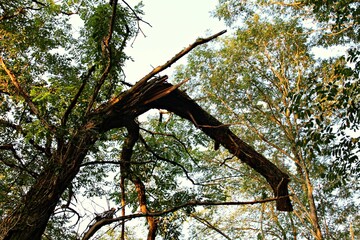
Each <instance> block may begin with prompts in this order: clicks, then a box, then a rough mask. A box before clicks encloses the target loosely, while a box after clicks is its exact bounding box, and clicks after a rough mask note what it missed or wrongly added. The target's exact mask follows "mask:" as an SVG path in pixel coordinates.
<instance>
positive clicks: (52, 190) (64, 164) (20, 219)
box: [0, 134, 95, 240]
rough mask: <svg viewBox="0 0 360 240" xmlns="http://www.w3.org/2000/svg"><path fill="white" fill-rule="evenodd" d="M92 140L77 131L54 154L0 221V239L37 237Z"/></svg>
mask: <svg viewBox="0 0 360 240" xmlns="http://www.w3.org/2000/svg"><path fill="white" fill-rule="evenodd" d="M75 139H77V140H75ZM94 142H95V138H94V137H92V136H91V135H85V134H81V135H79V136H78V137H74V140H73V141H72V142H70V143H69V144H68V145H67V146H66V147H65V148H64V151H62V152H61V154H59V155H61V156H62V157H61V158H60V157H59V156H58V155H57V154H55V153H54V155H53V157H52V159H51V160H49V162H50V163H49V165H48V166H46V167H45V168H44V170H43V172H42V173H41V174H40V175H39V177H38V178H37V180H36V182H35V184H34V185H33V186H32V187H31V188H30V190H29V191H28V192H27V193H26V196H25V197H24V199H23V201H22V203H21V205H20V206H17V208H16V209H15V210H14V212H13V213H12V214H11V215H9V216H7V217H6V218H5V219H4V220H3V221H2V222H1V224H0V229H1V232H0V239H4V240H27V239H29V240H38V239H39V240H40V239H41V236H42V234H43V233H44V231H45V228H46V225H47V223H48V221H49V219H50V217H51V215H52V214H53V212H54V209H55V207H56V205H57V203H58V202H59V200H60V197H61V195H62V194H63V192H64V191H65V190H66V189H67V188H68V187H69V186H70V184H71V181H72V180H73V179H74V178H75V176H76V174H77V173H78V172H79V168H80V164H81V162H82V160H83V159H84V157H85V156H86V153H87V150H88V148H89V146H91V145H93V143H94Z"/></svg>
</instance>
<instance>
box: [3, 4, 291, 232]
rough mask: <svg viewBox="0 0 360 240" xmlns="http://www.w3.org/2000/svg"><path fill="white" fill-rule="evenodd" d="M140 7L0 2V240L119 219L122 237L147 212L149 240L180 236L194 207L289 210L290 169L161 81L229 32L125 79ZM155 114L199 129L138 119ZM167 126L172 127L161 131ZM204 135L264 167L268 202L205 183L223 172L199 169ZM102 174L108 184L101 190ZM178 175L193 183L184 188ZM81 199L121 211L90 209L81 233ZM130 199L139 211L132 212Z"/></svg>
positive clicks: (92, 228)
mask: <svg viewBox="0 0 360 240" xmlns="http://www.w3.org/2000/svg"><path fill="white" fill-rule="evenodd" d="M140 5H141V4H140ZM140 5H138V6H136V7H133V8H132V7H130V6H129V5H128V4H127V3H126V2H124V1H122V2H121V4H120V2H119V3H118V1H116V0H114V1H110V4H109V3H108V2H99V1H91V0H89V1H80V2H79V1H70V2H69V1H57V2H54V1H50V0H49V1H35V0H28V1H11V2H10V1H9V2H6V3H0V14H1V15H0V24H1V25H0V26H1V28H0V31H1V35H0V37H1V57H0V65H1V70H0V80H1V83H0V84H1V85H0V87H1V88H0V93H1V107H0V111H1V118H0V127H1V137H0V141H1V143H0V150H1V151H0V160H1V164H0V168H1V175H0V177H1V179H2V182H1V188H0V200H1V201H0V206H1V207H0V209H1V223H0V237H1V238H2V239H42V238H58V239H64V238H66V239H78V238H79V237H81V238H82V239H89V238H91V237H92V236H94V234H97V232H98V231H99V230H100V229H101V228H102V227H103V226H105V225H109V224H111V223H113V225H112V226H113V228H116V226H122V228H121V230H118V232H119V235H120V236H121V238H122V239H125V238H126V232H125V230H126V228H125V222H126V221H127V220H129V219H134V218H146V222H147V224H148V229H149V230H148V239H155V236H156V234H157V233H158V232H159V233H161V234H162V235H163V236H164V237H165V238H174V239H176V238H179V236H180V233H179V232H172V231H171V230H172V229H174V228H176V227H177V226H178V225H179V224H181V223H182V222H183V221H184V219H185V216H189V215H191V213H193V212H194V210H195V207H196V206H199V205H200V206H212V205H224V204H227V205H242V204H255V203H258V204H265V203H267V202H272V201H275V202H276V205H277V209H278V210H283V211H291V210H292V205H291V202H290V199H289V194H288V188H287V185H288V181H289V176H288V175H287V174H286V173H284V172H283V171H281V170H280V169H279V168H278V167H276V165H274V164H273V163H272V162H270V161H268V160H267V159H266V158H265V157H263V156H262V155H260V154H259V153H258V152H257V151H255V150H254V149H253V148H252V147H251V146H250V145H248V144H246V143H245V142H244V141H242V140H241V139H239V138H238V136H237V135H235V134H234V133H233V132H232V131H231V130H230V129H229V126H227V125H224V124H222V123H221V122H220V121H218V120H217V119H216V118H214V117H213V116H211V115H210V114H209V113H207V112H206V111H205V110H204V109H203V108H201V107H200V106H199V105H198V104H197V103H196V102H195V101H194V100H193V99H191V98H190V97H189V96H188V95H187V94H186V93H185V92H183V91H181V90H179V88H180V87H181V86H182V85H183V84H184V83H186V82H187V81H188V80H187V79H182V80H181V82H179V83H178V84H175V85H173V84H170V83H168V82H166V80H167V78H168V77H167V76H158V74H159V73H161V71H162V70H164V69H166V68H167V67H169V66H170V65H171V64H173V63H174V62H176V61H177V60H178V59H179V58H181V57H183V56H184V55H185V54H187V53H188V52H189V51H191V50H192V49H193V48H195V47H197V46H199V45H202V44H204V43H207V42H209V41H211V40H213V39H214V38H216V37H218V36H220V35H222V34H223V33H224V32H225V31H222V32H219V33H217V34H214V35H212V36H210V37H207V38H199V39H197V40H196V41H195V42H194V43H193V44H191V45H190V46H189V47H187V48H185V49H184V50H182V51H180V52H179V53H178V54H176V55H175V56H174V57H173V58H172V59H170V60H169V61H168V62H166V63H165V64H164V65H161V66H159V67H157V68H155V69H154V70H153V71H151V72H150V73H148V74H147V75H145V76H144V77H143V78H142V79H140V80H139V81H138V82H137V83H136V84H134V85H132V84H130V83H128V82H127V81H126V80H127V79H126V77H125V74H124V73H123V65H124V62H125V61H126V60H127V59H129V57H128V56H127V55H126V54H125V53H124V49H125V46H126V45H127V43H128V41H129V40H130V39H131V38H133V37H135V36H136V35H137V33H138V32H139V31H140V29H139V23H141V22H142V20H141V18H140V17H139V16H141V14H142V12H141V9H140ZM73 16H80V18H81V19H82V21H83V23H84V26H83V27H81V30H80V32H79V33H78V32H73V28H72V26H71V23H70V20H71V17H73ZM155 76H156V77H155ZM150 109H162V110H166V111H168V112H173V113H174V114H175V115H177V116H179V117H181V118H183V119H186V120H187V121H188V122H189V123H190V126H194V127H196V128H197V129H199V131H200V130H201V132H203V133H204V135H200V136H194V135H192V132H194V131H195V130H194V129H195V128H194V127H193V128H191V127H190V126H188V129H190V131H189V130H187V129H186V128H185V130H184V131H185V132H182V131H180V130H179V129H180V127H179V126H184V125H185V123H184V122H182V121H180V120H179V118H174V119H176V121H175V122H174V123H173V122H172V121H170V120H172V119H170V120H169V119H168V120H169V121H168V124H165V123H164V124H163V123H162V122H161V123H159V126H158V127H159V128H157V127H156V125H154V124H151V123H149V125H145V124H141V123H140V122H139V121H138V120H137V117H138V116H139V115H141V114H143V113H145V112H147V111H148V110H150ZM170 122H171V124H174V127H175V126H176V130H175V129H172V128H171V130H169V131H168V130H167V128H170V126H171V124H170ZM176 124H177V125H176ZM180 124H181V125H180ZM182 129H184V128H182ZM186 131H188V132H186ZM197 133H198V134H200V133H199V132H197ZM210 138H211V139H212V140H211V141H215V142H216V145H218V144H221V145H222V146H223V147H224V148H226V149H228V151H229V152H230V153H231V154H232V155H234V156H235V157H237V158H238V159H241V160H242V161H243V162H244V163H246V164H247V165H249V166H250V167H251V169H254V170H255V171H256V172H258V173H260V174H261V175H262V176H263V177H264V178H265V180H266V182H267V183H268V184H269V185H270V188H271V189H272V191H273V193H274V198H264V197H261V198H258V199H257V200H256V201H253V199H252V201H247V202H240V201H238V200H237V201H234V200H232V201H226V202H224V201H223V200H228V198H227V196H226V194H225V193H226V191H225V190H226V185H220V186H213V185H212V184H213V183H211V184H205V183H206V182H205V181H206V180H208V179H206V177H208V176H209V175H211V174H214V173H219V174H220V171H219V170H217V171H216V168H215V167H216V166H217V163H214V162H210V163H209V164H207V163H206V162H204V163H203V164H200V162H203V159H202V155H203V153H204V151H205V149H204V147H203V149H201V148H200V146H201V145H200V143H202V145H203V146H204V145H208V142H209V140H210ZM158 141H159V142H160V143H163V147H162V148H160V147H159V146H160V145H158ZM167 148H168V149H169V150H166V149H167ZM204 155H205V154H204ZM210 167H212V168H210ZM214 169H215V171H214V172H212V171H213V170H214ZM190 172H191V174H190ZM114 173H115V174H116V173H117V175H116V179H118V181H116V182H113V179H111V178H112V176H111V175H115V174H114ZM226 174H228V173H226ZM259 176H260V175H259ZM109 178H110V179H109ZM221 178H222V176H221V177H220V178H219V179H221ZM259 178H260V177H259ZM109 181H110V183H111V182H112V184H113V185H111V186H110V187H112V189H110V190H113V191H110V190H109V188H108V186H106V184H108V182H109ZM184 181H190V182H191V184H193V186H192V188H189V187H188V186H187V185H188V184H185V185H186V187H185V186H182V183H184ZM212 181H218V180H217V179H216V178H215V179H214V178H211V182H212ZM259 181H260V182H261V184H262V183H265V182H264V179H262V178H261V179H259ZM204 182H205V183H204ZM95 183H96V184H95ZM221 183H222V182H221ZM115 184H116V185H118V187H117V188H116V189H115ZM268 184H266V185H265V186H268ZM221 188H222V189H221ZM218 190H221V191H222V192H223V193H217V191H218ZM79 195H80V196H85V197H88V198H91V197H96V196H102V197H106V198H107V199H109V200H118V201H119V204H120V206H119V207H120V209H121V213H120V211H119V212H116V211H117V210H118V209H117V208H115V209H114V208H110V206H109V209H104V210H110V211H106V212H105V213H104V214H97V215H94V214H93V213H91V214H93V215H92V218H93V219H88V220H89V221H88V222H87V223H88V227H87V228H86V230H85V232H84V233H82V234H81V233H80V232H77V231H76V229H77V228H78V227H79V224H84V223H83V221H84V216H83V214H84V213H82V212H79V211H78V208H79V207H80V206H81V204H76V201H80V200H79V198H78V197H77V196H79ZM126 206H136V207H137V209H139V210H140V213H132V214H128V213H126V212H125V209H126ZM180 209H181V210H182V211H183V214H180V213H181V211H178V210H180ZM166 214H167V215H166ZM165 215H166V216H165ZM162 216H165V217H162ZM192 217H193V218H194V219H196V220H198V221H199V222H201V223H203V224H207V225H208V226H210V225H209V223H207V221H206V219H204V218H202V217H200V216H197V215H193V216H192ZM90 220H92V221H90ZM213 229H216V230H217V232H220V233H221V230H219V229H218V228H216V227H215V226H213ZM110 230H111V229H110ZM115 232H116V231H115V230H114V229H112V230H111V231H108V234H110V235H111V234H114V233H115Z"/></svg>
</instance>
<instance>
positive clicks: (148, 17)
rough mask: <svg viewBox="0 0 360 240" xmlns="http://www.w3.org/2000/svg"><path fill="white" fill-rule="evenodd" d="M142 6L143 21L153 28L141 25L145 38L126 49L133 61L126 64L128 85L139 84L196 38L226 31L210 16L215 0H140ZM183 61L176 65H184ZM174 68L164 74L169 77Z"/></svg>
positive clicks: (138, 39) (141, 36)
mask: <svg viewBox="0 0 360 240" xmlns="http://www.w3.org/2000/svg"><path fill="white" fill-rule="evenodd" d="M136 2H138V1H136ZM129 3H130V1H129ZM143 3H144V5H145V6H144V8H143V10H144V12H145V16H143V20H145V21H146V22H148V23H150V24H151V26H152V27H150V26H148V25H146V24H145V23H142V24H141V27H142V30H143V32H144V33H145V35H146V37H144V36H143V35H141V34H140V35H139V36H138V37H137V39H136V40H135V42H134V43H133V45H132V47H129V48H128V49H127V50H126V52H127V54H128V55H130V56H131V57H133V59H134V62H128V63H127V64H126V69H125V73H126V76H127V81H129V82H136V81H138V80H139V79H140V78H142V77H143V76H145V75H146V74H147V73H149V72H150V71H151V70H152V68H153V67H157V66H159V65H162V64H164V63H165V62H166V61H167V60H169V59H170V58H172V57H173V56H174V55H175V54H176V53H178V52H179V51H180V50H182V49H183V48H185V47H187V46H188V45H189V44H191V43H193V42H194V41H195V40H196V39H197V38H198V37H204V36H208V35H210V34H214V33H217V32H219V31H221V30H224V29H225V26H224V24H222V23H221V22H220V21H219V20H218V19H216V18H213V17H211V16H210V11H213V10H214V9H215V6H216V4H217V0H143ZM185 59H186V57H184V59H182V61H180V62H179V63H184V60H185ZM179 63H178V64H179ZM176 65H177V64H174V65H173V66H172V68H171V69H169V70H167V71H164V72H163V74H167V75H169V76H171V74H172V69H173V67H174V66H176ZM163 74H162V75H163Z"/></svg>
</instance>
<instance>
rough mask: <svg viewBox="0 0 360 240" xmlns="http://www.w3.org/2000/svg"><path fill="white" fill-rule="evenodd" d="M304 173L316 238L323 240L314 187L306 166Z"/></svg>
mask: <svg viewBox="0 0 360 240" xmlns="http://www.w3.org/2000/svg"><path fill="white" fill-rule="evenodd" d="M303 171H304V175H305V183H306V189H307V197H308V202H309V208H310V219H311V224H312V226H313V229H314V237H315V238H316V240H322V239H323V236H322V233H321V228H320V224H319V218H318V215H317V209H316V205H315V200H314V195H313V186H312V184H311V181H310V177H309V172H308V170H307V168H306V166H304V169H303Z"/></svg>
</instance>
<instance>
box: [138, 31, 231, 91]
mask: <svg viewBox="0 0 360 240" xmlns="http://www.w3.org/2000/svg"><path fill="white" fill-rule="evenodd" d="M224 33H226V30H223V31H221V32H218V33H216V34H214V35H212V36H210V37H207V38H198V39H197V40H196V41H195V42H194V43H193V44H191V45H189V46H188V47H186V48H184V49H183V50H181V51H180V52H179V53H177V54H176V55H175V56H174V57H173V58H171V59H170V60H169V61H167V62H166V63H165V64H163V65H161V66H158V67H156V68H154V69H153V70H152V71H151V72H150V73H148V74H147V75H145V76H144V77H143V78H142V79H140V81H139V82H137V83H136V85H135V86H134V87H141V86H142V85H143V84H144V83H146V82H147V81H148V80H149V79H151V78H152V77H154V76H155V75H156V74H158V73H160V72H162V71H163V70H165V69H167V68H168V67H170V66H171V65H172V64H173V63H175V62H176V61H178V60H179V59H180V58H182V57H183V56H185V55H186V54H187V53H189V52H190V51H191V50H193V49H194V48H195V47H197V46H199V45H202V44H205V43H207V42H209V41H211V40H213V39H215V38H217V37H219V36H220V35H222V34H224Z"/></svg>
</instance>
